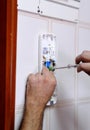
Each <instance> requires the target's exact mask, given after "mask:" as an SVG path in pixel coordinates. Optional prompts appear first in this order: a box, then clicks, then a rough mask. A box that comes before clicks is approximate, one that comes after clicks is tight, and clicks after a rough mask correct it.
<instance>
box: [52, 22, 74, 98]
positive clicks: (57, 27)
mask: <svg viewBox="0 0 90 130" xmlns="http://www.w3.org/2000/svg"><path fill="white" fill-rule="evenodd" d="M53 32H54V33H55V35H56V37H57V40H56V41H57V45H58V49H57V51H58V56H57V66H67V65H68V64H74V59H75V43H74V40H75V27H74V26H73V25H68V24H60V23H53ZM56 77H57V81H58V88H57V89H58V100H66V99H74V77H75V74H74V69H64V70H56Z"/></svg>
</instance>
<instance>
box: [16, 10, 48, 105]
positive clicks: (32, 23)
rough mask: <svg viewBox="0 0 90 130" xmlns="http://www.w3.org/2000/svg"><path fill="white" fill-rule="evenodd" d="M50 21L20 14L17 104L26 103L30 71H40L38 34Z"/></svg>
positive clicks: (45, 29) (45, 28) (44, 30)
mask: <svg viewBox="0 0 90 130" xmlns="http://www.w3.org/2000/svg"><path fill="white" fill-rule="evenodd" d="M47 28H48V22H47V21H45V20H40V19H37V18H32V17H30V15H26V14H24V13H20V12H19V15H18V30H17V61H16V105H22V104H24V98H25V97H24V95H25V85H26V80H27V76H28V75H29V73H36V72H37V71H38V35H39V34H40V33H41V32H46V31H47Z"/></svg>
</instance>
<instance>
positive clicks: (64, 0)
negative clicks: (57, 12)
mask: <svg viewBox="0 0 90 130" xmlns="http://www.w3.org/2000/svg"><path fill="white" fill-rule="evenodd" d="M47 1H51V2H55V3H58V4H64V5H66V6H71V7H74V8H79V7H80V0H47Z"/></svg>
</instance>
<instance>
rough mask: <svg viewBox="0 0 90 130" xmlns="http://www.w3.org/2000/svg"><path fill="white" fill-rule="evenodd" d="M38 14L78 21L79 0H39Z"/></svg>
mask: <svg viewBox="0 0 90 130" xmlns="http://www.w3.org/2000/svg"><path fill="white" fill-rule="evenodd" d="M39 7H40V15H44V16H48V17H53V18H58V19H62V20H67V21H72V22H78V14H79V7H80V1H79V0H41V1H40V6H39Z"/></svg>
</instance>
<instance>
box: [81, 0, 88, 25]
mask: <svg viewBox="0 0 90 130" xmlns="http://www.w3.org/2000/svg"><path fill="white" fill-rule="evenodd" d="M89 12H90V0H81V2H80V11H79V20H80V21H83V22H89V23H90V13H89Z"/></svg>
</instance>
